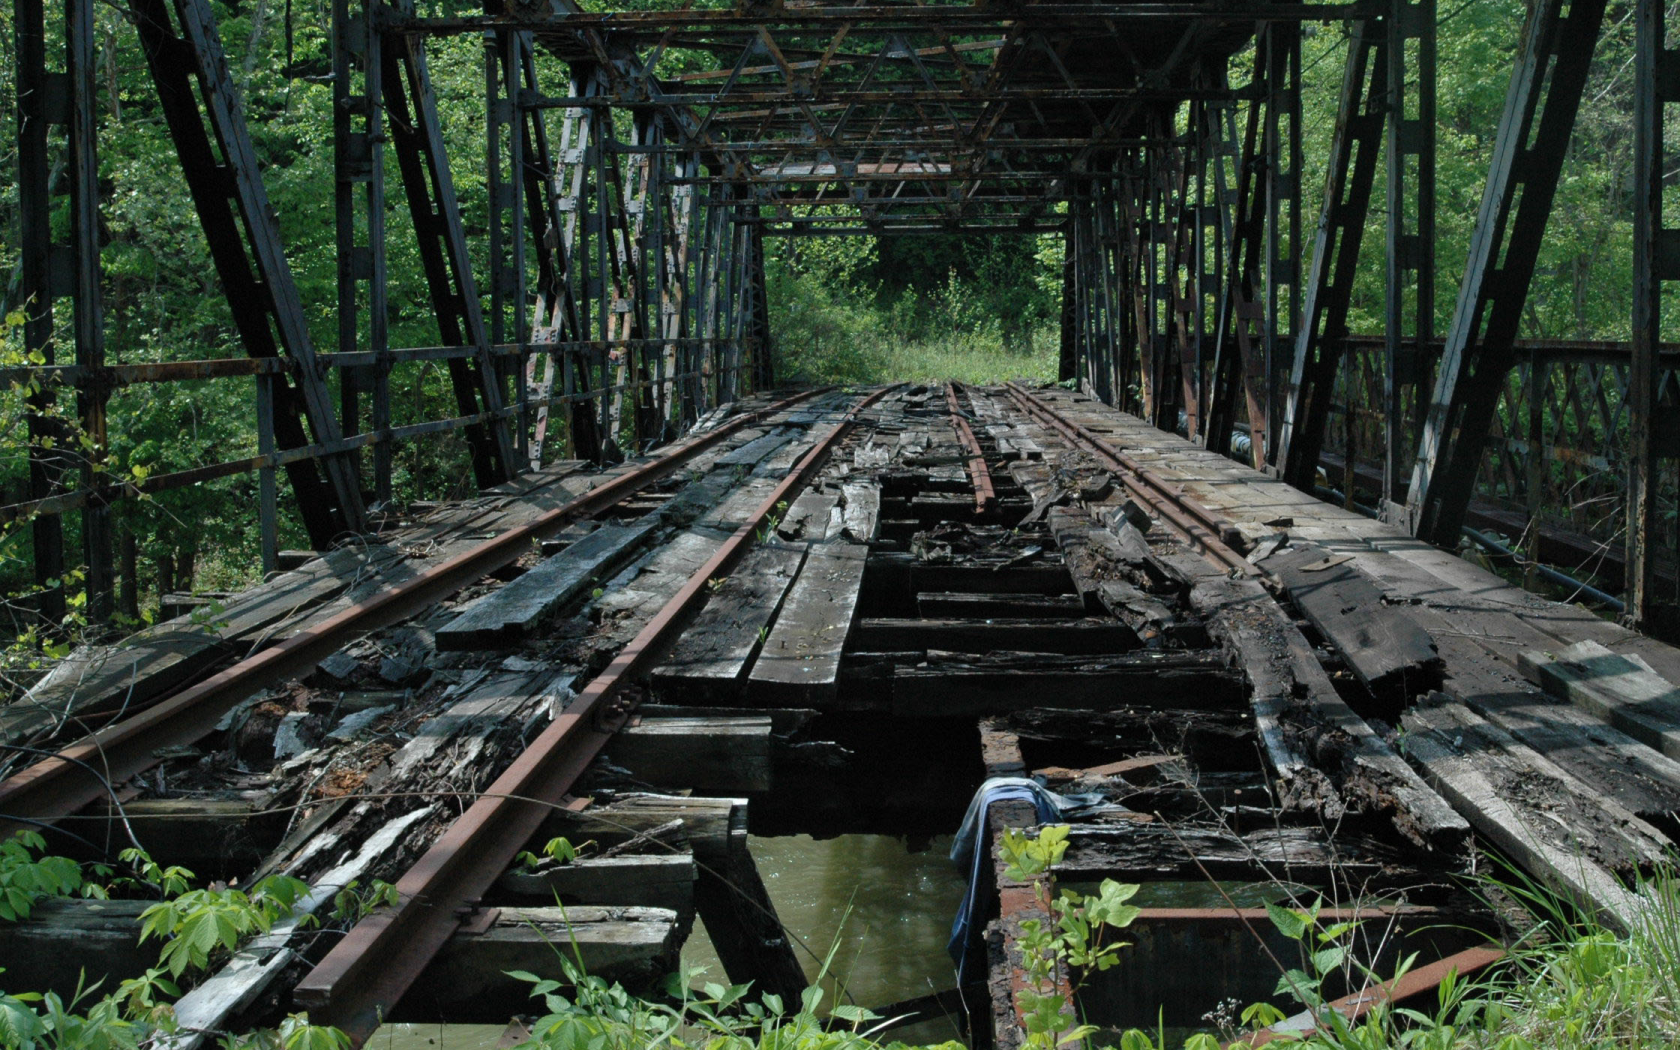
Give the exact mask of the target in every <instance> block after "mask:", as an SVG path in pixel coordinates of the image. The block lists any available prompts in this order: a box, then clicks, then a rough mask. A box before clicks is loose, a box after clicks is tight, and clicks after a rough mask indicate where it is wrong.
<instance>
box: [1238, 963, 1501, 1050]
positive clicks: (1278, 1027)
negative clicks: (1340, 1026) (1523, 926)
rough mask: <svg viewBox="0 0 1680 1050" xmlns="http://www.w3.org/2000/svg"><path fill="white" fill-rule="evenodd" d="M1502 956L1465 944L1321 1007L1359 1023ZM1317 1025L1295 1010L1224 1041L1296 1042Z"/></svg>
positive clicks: (1252, 1044) (1256, 1043) (1248, 1043)
mask: <svg viewBox="0 0 1680 1050" xmlns="http://www.w3.org/2000/svg"><path fill="white" fill-rule="evenodd" d="M1503 958H1505V950H1504V949H1502V948H1497V947H1492V946H1488V947H1481V948H1467V949H1465V950H1464V951H1461V952H1459V953H1457V954H1456V955H1449V956H1447V957H1446V958H1445V959H1437V960H1436V961H1435V962H1432V963H1430V964H1429V965H1427V966H1420V967H1418V968H1417V969H1415V970H1408V971H1406V973H1404V974H1402V975H1401V976H1400V977H1398V978H1395V979H1394V980H1391V981H1384V982H1382V983H1381V984H1373V985H1367V986H1366V987H1364V988H1362V989H1360V990H1359V991H1357V992H1354V993H1353V994H1351V995H1344V996H1342V997H1341V998H1340V999H1337V1000H1336V1001H1335V1002H1331V1003H1326V1004H1324V1009H1327V1010H1334V1011H1336V1012H1337V1013H1339V1014H1341V1015H1342V1016H1343V1017H1344V1018H1346V1019H1347V1021H1348V1023H1349V1024H1350V1025H1352V1024H1358V1023H1359V1022H1360V1021H1362V1020H1364V1019H1365V1016H1366V1015H1367V1014H1369V1013H1370V1012H1371V1011H1372V1010H1375V1009H1377V1008H1378V1007H1379V1006H1381V1007H1393V1006H1397V1005H1399V1004H1401V1003H1404V1002H1406V1001H1407V1000H1410V999H1415V998H1418V997H1419V996H1422V995H1425V994H1427V993H1430V992H1433V991H1435V990H1436V989H1437V988H1439V987H1440V986H1441V983H1442V982H1443V981H1445V980H1446V979H1447V978H1448V977H1449V976H1456V977H1458V978H1465V977H1469V976H1471V975H1473V974H1476V973H1479V972H1481V971H1482V970H1485V969H1487V968H1488V967H1489V966H1492V965H1493V964H1494V963H1496V962H1498V961H1500V960H1501V959H1503ZM1317 1027H1318V1025H1317V1023H1316V1022H1314V1021H1313V1018H1312V1015H1311V1014H1310V1013H1300V1014H1296V1015H1295V1016H1294V1017H1290V1018H1288V1019H1286V1020H1283V1021H1279V1022H1278V1023H1277V1024H1275V1025H1272V1026H1271V1027H1270V1028H1262V1029H1261V1030H1260V1031H1258V1032H1254V1033H1252V1034H1250V1035H1245V1036H1243V1037H1242V1038H1240V1039H1234V1040H1232V1041H1231V1042H1229V1043H1226V1044H1225V1050H1229V1048H1230V1047H1233V1046H1245V1047H1261V1046H1266V1045H1269V1044H1271V1043H1273V1042H1276V1041H1278V1040H1283V1041H1284V1042H1295V1041H1297V1040H1299V1039H1300V1038H1302V1037H1303V1036H1305V1035H1306V1034H1308V1033H1309V1032H1311V1031H1313V1030H1314V1029H1315V1028H1317Z"/></svg>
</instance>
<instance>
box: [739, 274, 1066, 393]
mask: <svg viewBox="0 0 1680 1050" xmlns="http://www.w3.org/2000/svg"><path fill="white" fill-rule="evenodd" d="M769 292H770V323H771V335H772V340H773V343H774V347H775V354H776V368H777V378H778V379H779V380H780V381H783V382H788V381H804V382H812V383H858V384H868V383H884V382H892V381H899V380H905V381H911V382H933V381H938V380H944V379H956V380H959V381H961V382H965V383H975V384H995V383H1002V382H1005V381H1007V380H1010V379H1020V378H1025V379H1035V380H1053V379H1055V378H1056V362H1057V354H1058V350H1059V346H1060V343H1059V339H1060V336H1059V334H1058V331H1057V329H1056V327H1055V326H1054V325H1051V324H1046V323H1043V322H1039V323H1037V324H1028V325H1025V326H1019V327H1010V326H1009V325H1007V324H1006V323H1005V322H1004V320H1003V319H1002V317H1001V316H1000V312H999V311H997V310H995V309H994V308H993V306H992V304H991V302H990V298H989V296H988V295H987V294H986V292H985V289H983V288H980V287H977V285H976V282H974V281H964V280H962V279H960V278H958V277H957V276H956V275H955V274H954V273H953V274H950V275H948V277H947V280H946V283H945V285H944V286H943V287H941V288H940V289H939V290H938V291H936V292H934V293H931V294H918V293H916V292H914V291H909V290H906V291H904V292H902V293H900V294H899V295H898V296H897V298H895V299H892V300H891V301H890V302H888V303H887V304H885V305H883V304H882V303H881V302H880V298H879V295H878V293H877V292H875V291H874V290H872V289H869V288H864V287H859V286H857V285H855V284H849V283H847V282H843V281H831V280H824V279H823V278H821V277H819V276H817V275H814V274H810V273H799V272H795V271H793V270H792V269H789V268H786V267H777V268H773V270H772V273H771V274H770V278H769Z"/></svg>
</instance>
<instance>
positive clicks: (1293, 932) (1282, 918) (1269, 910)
mask: <svg viewBox="0 0 1680 1050" xmlns="http://www.w3.org/2000/svg"><path fill="white" fill-rule="evenodd" d="M1266 914H1267V915H1269V916H1270V917H1271V920H1272V925H1273V926H1275V927H1277V931H1278V932H1279V933H1281V934H1283V935H1284V936H1285V937H1288V938H1289V939H1290V940H1292V941H1298V940H1300V939H1301V938H1302V937H1305V936H1306V935H1307V917H1306V915H1305V914H1304V913H1302V912H1298V911H1294V910H1292V909H1290V908H1285V907H1284V906H1283V905H1281V904H1272V903H1267V905H1266Z"/></svg>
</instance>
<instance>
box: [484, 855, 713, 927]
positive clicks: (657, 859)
mask: <svg viewBox="0 0 1680 1050" xmlns="http://www.w3.org/2000/svg"><path fill="white" fill-rule="evenodd" d="M695 875H696V868H695V866H694V854H693V853H691V852H689V851H688V850H686V849H681V850H677V851H675V852H671V853H663V852H661V853H654V854H649V855H637V856H617V857H596V856H587V857H579V858H578V859H577V860H574V861H572V862H571V863H569V864H555V865H549V866H545V867H539V868H536V869H519V868H515V869H513V870H511V871H509V872H507V874H505V875H503V876H502V877H501V878H500V879H498V880H497V881H496V890H497V892H498V893H505V894H508V895H509V896H511V897H515V898H531V899H536V900H542V901H547V902H551V903H552V902H554V901H556V900H558V901H560V902H561V903H562V904H622V905H638V906H643V907H651V908H668V909H670V910H671V911H674V912H676V913H677V914H678V915H679V916H681V915H692V914H693V912H694V879H695Z"/></svg>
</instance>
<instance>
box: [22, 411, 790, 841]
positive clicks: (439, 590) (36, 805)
mask: <svg viewBox="0 0 1680 1050" xmlns="http://www.w3.org/2000/svg"><path fill="white" fill-rule="evenodd" d="M819 392H820V391H816V390H812V391H805V392H802V393H799V394H796V395H794V396H793V397H789V398H786V399H784V400H782V401H779V402H776V403H775V404H772V405H769V406H766V407H764V408H761V409H757V410H755V411H753V412H750V413H745V414H743V415H741V416H738V417H736V418H735V419H732V420H730V421H728V422H726V423H724V424H722V425H721V426H718V427H715V428H713V429H711V430H709V431H707V432H706V433H705V434H703V435H701V436H700V437H698V438H694V439H691V440H689V441H685V442H681V443H679V444H678V445H676V446H675V447H673V448H671V449H669V450H666V451H665V452H663V453H662V454H661V455H659V456H658V457H656V458H654V459H653V460H651V461H649V462H648V463H646V464H643V465H641V466H639V467H636V468H635V469H632V470H630V471H627V472H625V473H623V474H620V475H619V476H618V477H616V478H613V479H612V480H610V481H607V482H605V483H604V484H602V485H600V486H599V487H597V488H595V489H593V490H591V491H590V492H588V493H587V494H585V495H582V496H579V497H578V498H576V499H574V500H571V501H569V502H568V503H566V504H565V505H563V506H561V507H558V508H556V509H554V510H552V511H549V512H548V513H547V514H544V515H543V516H541V517H540V518H538V519H537V520H535V521H533V522H530V523H528V524H525V525H521V526H518V527H515V528H512V529H509V530H508V531H506V532H504V533H502V534H501V535H499V536H497V537H495V538H494V539H490V540H487V541H485V542H484V543H482V544H479V545H477V546H475V547H474V548H472V549H471V550H468V551H466V552H464V553H461V554H458V555H456V556H455V557H452V558H450V559H448V560H447V561H444V562H442V563H441V564H437V565H432V566H429V567H428V568H426V569H424V570H422V571H420V572H419V573H417V574H415V575H414V576H413V577H412V578H410V579H408V580H406V581H404V582H402V583H398V584H396V585H394V586H390V587H387V588H384V589H382V590H381V591H379V592H378V593H376V594H374V595H373V596H371V597H368V598H365V599H363V600H361V601H358V602H357V603H355V604H354V605H352V606H351V607H350V608H347V609H345V610H344V611H343V612H340V613H338V614H337V615H335V616H332V617H330V618H328V619H327V620H325V621H323V622H321V623H319V624H315V625H313V626H312V627H310V628H309V629H308V630H305V631H301V632H299V633H297V634H294V635H293V636H291V637H290V638H288V639H286V640H284V641H282V642H279V643H278V644H275V645H272V646H270V647H268V648H266V649H263V650H262V651H260V652H258V653H256V654H254V655H252V656H249V657H246V658H245V659H243V660H240V661H238V662H237V663H235V664H234V665H233V666H231V667H228V668H227V669H225V670H222V671H219V672H217V673H216V674H214V675H212V676H211V677H210V678H208V679H206V680H205V681H203V682H200V683H198V684H196V685H193V686H190V687H188V688H186V689H183V690H181V691H180V692H178V693H176V694H174V695H173V696H170V697H168V698H167V699H164V700H162V701H161V702H158V703H155V704H154V705H153V706H151V707H150V708H148V709H147V710H145V711H143V712H141V713H139V714H136V715H134V716H132V717H129V718H125V719H122V720H120V721H117V722H116V723H114V724H112V725H109V726H106V727H105V728H102V729H100V730H99V731H98V732H96V733H93V734H91V735H90V736H89V737H88V738H87V739H86V740H83V741H80V742H77V743H75V744H73V745H71V746H69V747H66V748H64V749H63V750H61V751H59V752H58V754H56V755H55V756H53V757H50V758H45V759H43V760H41V761H39V762H37V763H35V764H33V765H31V766H29V767H28V768H27V769H24V770H23V771H21V772H19V773H17V774H14V775H13V776H10V777H7V778H6V779H5V780H4V781H0V814H4V815H5V816H6V817H12V818H24V819H27V820H50V819H52V818H54V817H59V816H63V815H65V814H68V813H73V812H75V811H76V810H78V809H80V808H82V807H83V806H86V805H87V804H89V803H91V802H95V801H97V800H99V799H100V798H102V797H105V796H106V795H107V794H109V787H108V785H109V784H116V783H122V782H123V781H125V780H127V779H128V778H130V777H132V776H134V775H135V774H137V773H140V772H143V771H145V770H146V769H149V768H151V767H152V766H153V765H154V764H155V763H156V761H157V757H156V756H157V754H158V752H159V751H160V750H162V749H167V748H169V747H171V746H179V745H181V744H185V743H191V742H192V741H194V740H197V739H198V738H200V737H202V736H204V735H205V734H206V733H208V732H210V731H211V730H212V729H213V728H214V727H215V725H216V723H217V722H219V721H220V720H221V719H222V717H223V716H224V715H226V714H227V712H228V711H229V710H230V709H231V708H232V707H233V706H234V705H236V704H238V703H239V702H240V701H242V700H244V699H246V698H248V697H250V696H251V695H252V694H253V693H255V692H257V691H258V690H260V689H262V688H264V687H265V686H268V685H272V684H274V683H277V682H280V681H283V680H285V679H286V678H288V677H292V676H295V675H299V674H302V673H304V672H306V671H307V670H309V669H310V668H312V667H314V666H316V665H317V664H319V663H320V662H321V661H322V660H323V659H325V658H326V657H328V656H330V655H332V654H333V653H335V652H337V651H338V650H339V649H341V648H342V647H343V646H344V645H345V644H346V643H348V642H349V641H351V640H353V639H355V638H356V637H359V636H361V635H363V634H366V633H368V632H370V631H375V630H378V629H379V628H382V627H388V626H390V625H391V624H393V623H397V622H400V621H401V620H403V619H406V618H407V617H409V616H411V615H413V613H414V612H415V611H416V610H417V609H419V608H423V607H425V606H427V605H431V604H432V603H435V602H437V601H440V600H442V599H444V598H447V597H448V596H450V595H451V594H454V593H455V592H457V591H459V590H460V589H461V588H463V587H466V586H467V585H469V584H471V583H474V582H476V581H478V580H480V579H482V578H484V577H485V576H488V575H489V574H491V573H493V572H496V571H497V570H500V569H503V568H506V567H507V566H509V565H511V564H512V563H513V562H515V561H517V560H518V559H519V558H520V557H521V556H522V555H524V554H525V553H526V552H527V551H529V549H530V547H531V545H532V544H533V543H535V542H538V541H540V540H542V539H543V538H545V537H547V536H551V535H553V534H554V533H556V532H558V531H559V530H560V529H562V528H564V527H565V526H566V525H568V524H570V523H572V522H575V521H578V520H581V519H584V518H587V517H590V516H592V515H598V514H602V513H605V512H607V511H610V510H611V509H612V508H613V507H615V506H618V505H619V504H622V503H624V502H625V501H627V500H630V499H632V498H634V497H635V496H636V495H637V494H638V493H640V492H642V491H644V490H645V489H647V488H648V487H649V486H650V485H653V484H654V483H656V482H658V481H660V480H662V479H664V478H666V477H669V476H670V475H671V474H672V473H673V472H674V471H676V470H678V469H679V468H681V467H682V465H683V464H684V463H687V462H689V461H690V460H692V459H693V458H694V457H695V456H697V455H699V454H701V453H702V452H704V451H705V450H707V449H709V448H711V447H713V446H715V445H717V444H718V443H719V442H720V441H723V440H724V439H725V438H727V437H729V436H730V435H731V434H734V433H735V432H737V431H739V430H741V429H742V428H744V427H747V426H749V425H751V424H752V423H754V422H757V421H759V420H762V419H766V418H769V417H771V416H773V415H774V414H776V413H778V412H782V411H785V410H787V409H789V408H792V407H793V406H795V405H797V404H799V403H800V402H802V401H805V400H807V399H809V398H810V397H812V396H814V395H816V394H817V393H819ZM94 771H96V775H90V773H93V772H94ZM3 828H4V826H3V824H0V830H3Z"/></svg>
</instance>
